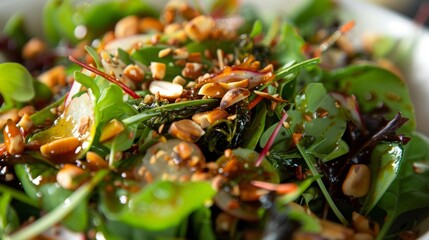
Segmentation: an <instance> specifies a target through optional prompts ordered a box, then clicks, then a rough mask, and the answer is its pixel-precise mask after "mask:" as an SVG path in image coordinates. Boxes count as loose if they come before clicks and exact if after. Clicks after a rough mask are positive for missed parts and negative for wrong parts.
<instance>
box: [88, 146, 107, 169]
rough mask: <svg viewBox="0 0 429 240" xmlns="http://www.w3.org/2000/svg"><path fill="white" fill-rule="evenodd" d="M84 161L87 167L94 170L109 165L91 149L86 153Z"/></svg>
mask: <svg viewBox="0 0 429 240" xmlns="http://www.w3.org/2000/svg"><path fill="white" fill-rule="evenodd" d="M86 161H87V162H88V165H89V167H90V168H91V169H94V170H97V169H103V168H107V167H108V166H109V165H108V164H107V162H106V160H104V159H103V158H102V157H100V156H99V155H98V154H97V153H95V152H91V151H89V152H87V153H86Z"/></svg>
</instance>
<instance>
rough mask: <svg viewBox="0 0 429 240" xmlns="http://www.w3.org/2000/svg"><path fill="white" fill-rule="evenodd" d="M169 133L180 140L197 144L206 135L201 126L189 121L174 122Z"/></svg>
mask: <svg viewBox="0 0 429 240" xmlns="http://www.w3.org/2000/svg"><path fill="white" fill-rule="evenodd" d="M168 133H170V134H171V135H173V136H174V137H176V138H178V139H181V140H184V141H188V142H196V141H198V139H200V137H201V136H203V135H204V134H205V132H204V130H203V129H202V128H201V127H200V125H198V124H197V123H196V122H194V121H192V120H189V119H183V120H180V121H176V122H173V123H172V124H171V126H170V129H169V130H168Z"/></svg>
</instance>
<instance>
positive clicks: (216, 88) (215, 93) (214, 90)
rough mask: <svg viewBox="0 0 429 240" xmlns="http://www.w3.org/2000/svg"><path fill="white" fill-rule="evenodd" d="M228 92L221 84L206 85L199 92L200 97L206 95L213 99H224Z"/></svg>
mask: <svg viewBox="0 0 429 240" xmlns="http://www.w3.org/2000/svg"><path fill="white" fill-rule="evenodd" d="M225 93H226V90H225V89H224V88H223V87H222V86H221V85H220V84H219V83H206V84H204V85H203V86H202V87H201V88H200V90H199V91H198V95H204V96H208V97H212V98H222V97H223V96H224V95H225Z"/></svg>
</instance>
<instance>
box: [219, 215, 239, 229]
mask: <svg viewBox="0 0 429 240" xmlns="http://www.w3.org/2000/svg"><path fill="white" fill-rule="evenodd" d="M237 222H238V219H237V218H236V217H234V216H232V215H230V214H228V213H225V212H222V213H220V214H219V215H218V216H217V217H216V232H218V233H232V231H234V230H235V229H234V227H235V226H236V224H237Z"/></svg>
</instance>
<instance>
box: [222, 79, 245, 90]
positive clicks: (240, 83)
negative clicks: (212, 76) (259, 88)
mask: <svg viewBox="0 0 429 240" xmlns="http://www.w3.org/2000/svg"><path fill="white" fill-rule="evenodd" d="M219 84H220V85H221V86H222V87H223V88H225V89H226V90H231V89H234V88H247V87H249V79H243V80H240V81H234V82H220V83H219Z"/></svg>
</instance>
